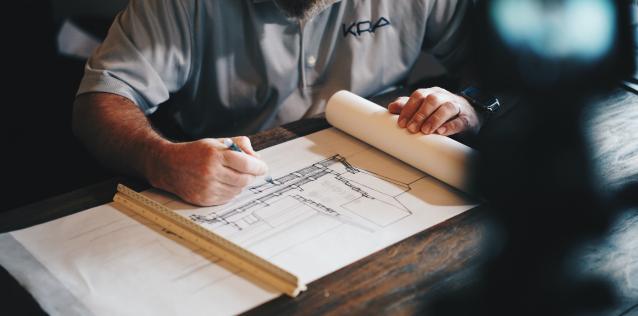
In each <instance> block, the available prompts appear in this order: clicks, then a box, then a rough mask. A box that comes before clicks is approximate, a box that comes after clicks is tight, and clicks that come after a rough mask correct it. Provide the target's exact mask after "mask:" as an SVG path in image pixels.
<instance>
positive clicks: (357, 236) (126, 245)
mask: <svg viewBox="0 0 638 316" xmlns="http://www.w3.org/2000/svg"><path fill="white" fill-rule="evenodd" d="M260 154H261V157H262V159H264V160H265V161H266V163H267V164H268V165H269V167H270V174H271V175H272V177H273V181H272V182H266V181H265V180H264V179H257V180H256V182H255V183H254V184H253V185H252V186H251V187H249V188H248V189H246V190H245V191H244V192H243V193H242V194H241V195H240V196H238V197H237V198H236V199H235V200H234V201H232V202H231V203H229V204H227V205H223V206H217V207H205V208H201V207H196V206H193V205H190V204H187V203H184V202H182V201H181V200H179V199H178V198H176V197H175V196H172V195H170V194H166V193H164V192H161V191H157V190H150V191H147V192H144V194H145V195H147V196H149V197H151V198H152V199H154V200H156V201H158V202H159V203H162V204H164V205H166V206H168V207H169V208H171V209H173V210H175V211H176V212H178V213H179V214H180V215H182V216H184V217H185V218H188V219H190V220H192V221H194V222H196V223H198V224H199V225H202V226H204V227H205V228H207V229H210V230H213V231H215V232H216V233H218V234H221V235H223V236H225V237H226V238H228V239H230V240H232V241H233V242H235V243H237V244H240V245H242V246H243V247H244V248H247V249H249V250H250V251H252V252H254V253H256V254H257V255H260V256H261V257H263V258H266V259H268V260H269V261H271V262H272V263H274V264H276V265H278V266H280V267H282V268H284V269H286V270H288V271H290V272H292V273H294V274H295V275H297V276H299V278H300V279H301V281H302V282H303V283H306V284H308V286H309V287H310V288H312V286H313V284H312V283H311V282H312V281H314V280H316V279H318V278H321V277H323V276H325V275H327V274H329V273H331V272H333V271H335V270H337V269H340V268H342V267H345V266H346V265H348V264H350V263H352V262H354V261H356V260H359V259H362V258H364V257H365V256H368V255H370V254H372V253H374V252H376V251H378V250H381V249H383V248H384V247H387V246H389V245H391V244H394V243H396V242H398V241H400V240H402V239H404V238H407V237H409V236H411V235H413V234H415V233H418V232H420V231H423V230H424V229H427V228H428V227H431V226H433V225H435V224H438V223H440V222H442V221H444V220H446V219H448V218H450V217H453V216H455V215H457V214H459V213H462V212H463V211H465V210H468V209H470V208H471V207H472V206H474V205H475V204H476V202H474V201H472V200H471V199H469V198H468V197H467V196H466V195H464V194H463V193H462V192H460V191H458V190H456V189H454V188H452V187H450V186H448V185H446V184H444V183H442V182H440V181H438V180H436V179H434V178H432V177H430V176H428V175H427V174H424V173H423V172H421V171H419V170H417V169H414V168H412V167H410V166H408V165H406V164H404V163H402V162H400V161H399V160H397V159H395V158H393V157H391V156H389V155H387V154H385V153H384V152H381V151H379V150H377V149H375V148H373V147H371V146H369V145H367V144H365V143H363V142H361V141H358V140H356V139H355V138H353V137H351V136H348V135H347V134H344V133H342V132H340V131H339V130H336V129H334V128H330V129H327V130H323V131H321V132H318V133H315V134H311V135H308V136H305V137H301V138H298V139H296V140H293V141H289V142H286V143H283V144H280V145H277V146H273V147H270V148H268V149H266V150H263V151H260ZM0 237H2V238H0V264H2V265H3V266H4V267H5V268H6V269H7V270H8V271H9V272H10V273H11V274H13V275H14V276H16V278H18V280H19V281H20V282H21V283H22V284H25V287H26V288H27V289H33V291H31V292H32V294H33V295H34V297H35V298H36V299H37V300H38V302H40V303H41V304H42V306H43V307H44V308H45V310H46V311H47V312H48V313H50V314H52V315H60V314H62V315H66V314H73V311H71V310H69V308H70V307H69V306H75V308H76V310H77V309H84V310H88V311H90V312H91V313H93V314H96V315H175V314H180V315H182V314H186V315H211V314H213V315H228V314H238V313H241V312H243V311H246V310H248V309H251V308H253V307H256V306H258V305H260V304H262V303H265V302H267V301H269V300H271V299H273V298H275V297H277V296H278V295H279V293H276V292H275V291H273V290H272V289H270V288H268V287H267V286H265V285H263V284H259V283H257V282H254V280H250V279H248V278H246V277H245V276H244V275H243V274H242V273H241V271H237V270H235V269H233V268H229V267H228V266H227V265H225V264H224V261H223V258H213V257H212V256H210V255H208V254H206V253H205V252H203V251H202V250H200V249H197V248H196V247H195V246H193V245H189V244H188V243H185V242H184V241H182V240H180V239H179V238H178V237H176V236H175V235H172V234H171V233H170V232H167V231H165V230H162V229H160V228H158V227H154V226H153V225H151V224H149V223H148V222H145V221H144V220H143V219H140V218H138V217H136V216H135V215H132V213H131V212H128V211H127V210H126V209H123V208H121V207H120V206H119V205H116V204H113V203H110V204H106V205H102V206H99V207H96V208H94V209H90V210H86V211H83V212H80V213H77V214H74V215H71V216H67V217H64V218H61V219H58V220H55V221H52V222H48V223H45V224H41V225H38V226H34V227H32V228H28V229H25V230H20V231H16V232H12V233H10V234H6V235H4V236H2V235H0ZM12 245H13V246H12ZM14 248H15V249H18V250H19V251H18V250H15V249H14ZM7 249H13V250H12V251H13V253H22V255H20V256H7V255H3V253H9V252H5V251H6V250H7ZM20 249H21V250H20ZM17 257H20V258H21V259H20V260H23V261H24V260H31V261H33V262H35V263H37V264H35V263H34V264H31V265H26V264H24V262H23V261H16V260H14V258H17ZM38 265H39V266H42V267H43V268H42V271H43V272H42V273H41V274H42V275H44V276H47V278H48V279H47V280H49V281H47V282H46V284H52V283H59V284H58V285H57V286H54V287H52V288H51V290H50V291H49V292H47V291H46V289H44V288H43V287H42V286H41V285H42V284H45V283H43V282H39V281H38V280H39V278H40V277H39V275H40V274H38V273H36V270H35V269H33V268H30V270H29V271H26V270H24V271H23V267H25V266H38ZM44 276H43V277H42V278H44ZM40 280H41V278H40ZM47 288H49V287H47ZM53 288H56V289H65V290H67V291H68V295H65V296H64V297H67V298H68V297H72V298H73V299H72V300H71V302H64V303H63V302H60V301H59V300H56V299H55V297H56V296H52V295H50V294H47V293H51V292H56V291H57V290H54V289H53ZM122 302H125V304H124V303H122ZM80 314H82V313H80Z"/></svg>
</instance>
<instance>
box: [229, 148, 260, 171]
mask: <svg viewBox="0 0 638 316" xmlns="http://www.w3.org/2000/svg"><path fill="white" fill-rule="evenodd" d="M222 155H223V161H222V164H223V165H224V166H225V167H228V168H231V169H234V170H235V171H237V172H239V173H245V174H250V175H253V176H261V175H264V174H266V172H267V171H268V166H266V163H264V162H263V161H261V160H260V159H259V158H256V157H253V156H250V155H247V154H245V153H240V152H236V151H232V150H225V151H224V152H223V154H222Z"/></svg>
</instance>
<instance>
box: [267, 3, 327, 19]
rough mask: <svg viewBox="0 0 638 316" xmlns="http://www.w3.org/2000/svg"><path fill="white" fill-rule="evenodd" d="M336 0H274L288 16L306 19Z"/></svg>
mask: <svg viewBox="0 0 638 316" xmlns="http://www.w3.org/2000/svg"><path fill="white" fill-rule="evenodd" d="M335 2H336V0H276V1H275V3H277V6H278V7H279V9H281V10H282V11H283V12H284V14H286V15H287V16H288V17H290V18H293V19H297V20H300V21H306V20H309V19H310V18H312V17H313V16H315V15H317V14H318V13H319V12H321V11H322V10H323V9H324V8H326V7H327V6H329V5H331V4H333V3H335Z"/></svg>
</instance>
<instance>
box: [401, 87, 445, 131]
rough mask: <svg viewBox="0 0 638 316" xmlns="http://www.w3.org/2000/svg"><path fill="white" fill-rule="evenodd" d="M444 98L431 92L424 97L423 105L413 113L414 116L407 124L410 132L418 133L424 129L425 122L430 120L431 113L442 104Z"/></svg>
mask: <svg viewBox="0 0 638 316" xmlns="http://www.w3.org/2000/svg"><path fill="white" fill-rule="evenodd" d="M442 100H443V98H442V97H440V96H439V95H438V94H437V93H432V94H429V95H427V96H426V97H425V98H423V99H422V101H421V105H420V106H419V108H418V109H417V111H416V112H415V113H414V115H412V118H411V119H410V121H409V122H408V124H407V126H408V127H407V128H408V131H410V133H418V132H419V131H420V130H422V129H423V126H424V123H426V121H429V120H430V119H431V115H432V114H433V113H434V112H435V111H437V110H438V108H439V107H440V106H441V103H442V102H443V101H442ZM428 123H429V122H428ZM426 126H427V125H426Z"/></svg>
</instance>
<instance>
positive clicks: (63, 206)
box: [0, 91, 638, 315]
mask: <svg viewBox="0 0 638 316" xmlns="http://www.w3.org/2000/svg"><path fill="white" fill-rule="evenodd" d="M596 109H604V111H602V112H601V111H599V112H597V110H595V109H594V110H593V111H591V112H590V113H593V115H591V116H590V118H589V119H588V122H589V123H590V124H593V125H595V126H603V127H604V126H620V127H621V129H620V130H618V131H617V133H614V132H611V133H608V135H607V136H606V137H603V138H602V139H597V140H596V141H597V142H601V144H602V143H603V142H605V141H606V140H607V141H610V143H607V144H606V145H605V148H606V150H607V152H606V153H604V154H601V156H599V157H597V159H598V160H601V161H605V164H606V165H605V168H607V169H606V171H605V172H606V174H609V175H611V178H610V179H609V181H611V182H613V185H614V186H617V187H621V186H622V184H623V183H626V182H629V181H634V180H638V179H637V177H638V176H637V175H638V164H635V163H632V162H635V161H636V160H634V159H636V158H637V156H638V136H634V135H637V134H634V133H638V97H636V96H635V95H633V94H629V93H626V92H623V91H617V92H615V93H614V94H613V95H611V96H609V97H606V98H605V99H604V100H603V101H601V102H599V105H597V107H596ZM601 113H604V114H601ZM614 113H616V114H615V115H614ZM614 120H616V121H615V123H614ZM610 122H611V123H610ZM609 124H612V125H609ZM326 127H328V124H327V123H326V121H325V120H324V119H323V118H313V119H305V120H302V121H298V122H294V123H291V124H288V125H285V126H283V127H279V128H275V129H273V130H269V131H265V132H262V133H259V134H256V135H254V136H252V137H251V140H252V142H253V145H254V147H255V149H263V148H266V147H268V146H272V145H275V144H278V143H281V142H284V141H287V140H290V139H294V138H296V137H299V136H303V135H306V134H309V133H311V132H314V131H318V130H321V129H324V128H326ZM631 130H633V133H630V134H627V132H628V131H631ZM628 146H633V148H634V149H633V151H632V150H628ZM118 182H124V183H126V184H129V185H131V186H133V187H134V188H135V189H137V190H142V189H145V188H147V187H148V186H147V185H146V184H144V183H139V182H135V181H131V180H130V179H123V178H116V179H111V180H108V181H105V182H102V183H98V184H95V185H93V186H90V187H86V188H82V189H79V190H77V191H74V192H70V193H68V194H65V195H61V196H58V197H54V198H51V199H48V200H45V201H42V202H39V203H35V204H32V205H29V206H25V207H21V208H18V209H15V210H12V211H9V212H6V213H4V214H0V232H6V231H11V230H15V229H18V228H24V227H28V226H31V225H35V224H38V223H42V222H46V221H49V220H52V219H55V218H59V217H62V216H65V215H68V214H72V213H74V212H78V211H81V210H85V209H88V208H91V207H94V206H97V205H100V204H103V203H106V202H109V201H110V200H111V198H112V196H113V194H114V191H115V185H116V183H118ZM627 212H628V213H627V214H628V215H627V216H625V217H624V219H622V220H621V222H619V223H618V224H617V225H618V226H619V227H623V229H621V233H622V231H626V230H627V229H635V228H636V227H638V210H636V209H633V210H631V209H629V210H628V211H627ZM488 217H489V215H488V212H486V210H485V209H483V207H482V206H479V207H477V208H474V209H472V210H470V211H468V212H465V213H463V214H461V215H459V216H456V217H454V218H452V219H450V220H448V221H445V222H443V223H441V224H439V225H436V226H434V227H432V228H430V229H427V230H426V231H423V232H421V233H419V234H416V235H414V236H412V237H410V238H408V239H406V240H403V241H401V242H399V243H397V244H395V245H392V246H390V247H387V248H385V249H384V250H381V251H379V252H377V253H374V254H372V255H370V256H368V257H366V258H364V259H362V260H359V261H357V262H355V263H353V264H351V265H349V266H347V267H345V268H342V269H340V270H338V271H336V272H334V273H332V274H330V275H328V276H325V277H323V278H321V279H319V280H317V281H315V282H312V283H311V284H309V289H308V291H307V292H304V293H302V295H300V296H299V297H298V298H295V299H290V298H288V297H280V298H278V299H275V300H273V301H270V302H268V303H266V304H264V305H262V306H259V307H257V308H256V309H254V310H252V311H250V312H248V313H247V314H254V315H264V314H265V315H275V314H324V313H329V314H351V313H355V314H370V313H374V314H417V313H420V312H423V311H424V309H425V308H426V304H428V303H429V302H430V301H431V300H432V299H433V298H434V297H435V296H437V295H439V294H441V293H443V292H444V291H449V290H453V289H458V288H462V287H465V286H467V285H468V284H470V283H471V282H472V280H474V279H475V278H476V276H477V269H478V267H479V266H480V264H481V262H482V259H481V256H480V253H481V247H480V244H481V241H482V240H483V237H484V236H485V234H486V233H487V231H488V227H489V226H488V219H489V218H488ZM625 226H627V227H625ZM636 231H638V230H636ZM616 233H618V231H616V232H612V234H611V235H610V237H609V238H610V240H613V238H614V235H613V234H616ZM636 239H638V237H637V238H636ZM635 245H636V247H634V248H632V249H635V250H636V253H635V255H634V256H635V258H636V257H638V242H636V243H635ZM598 250H599V251H600V250H601V249H598ZM602 251H605V249H602ZM611 251H617V249H616V250H614V249H610V252H611ZM603 257H605V256H604V255H603ZM607 257H609V258H610V260H613V257H614V256H613V253H610V255H609V256H607ZM610 262H611V261H610ZM596 264H597V266H601V265H604V264H605V263H604V262H603V263H601V262H598V263H596ZM627 269H633V270H632V271H638V260H634V261H633V266H628V267H627ZM627 271H630V270H627ZM633 275H635V276H636V277H637V278H638V273H636V274H633ZM634 281H635V282H636V283H637V284H638V279H636V280H634ZM635 290H636V291H635V292H631V291H630V292H628V293H625V294H623V295H625V297H624V299H623V300H622V302H621V305H620V306H618V307H617V308H615V309H614V310H613V311H611V313H612V314H614V313H615V314H618V313H620V312H622V311H624V310H627V309H628V308H632V305H633V304H632V302H636V303H638V289H635ZM633 295H635V296H633Z"/></svg>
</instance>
